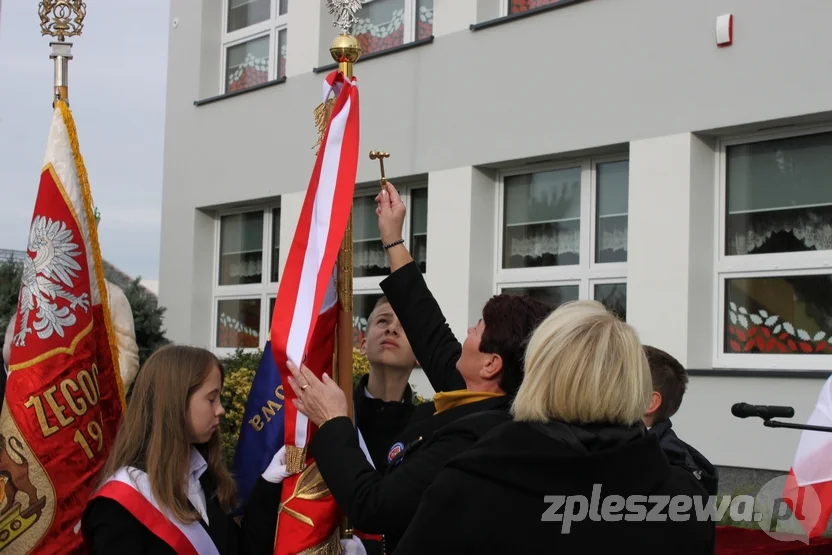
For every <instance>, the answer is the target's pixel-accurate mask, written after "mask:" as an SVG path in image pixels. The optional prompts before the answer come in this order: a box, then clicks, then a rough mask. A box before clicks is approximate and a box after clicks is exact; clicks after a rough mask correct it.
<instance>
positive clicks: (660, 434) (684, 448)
mask: <svg viewBox="0 0 832 555" xmlns="http://www.w3.org/2000/svg"><path fill="white" fill-rule="evenodd" d="M672 427H673V424H672V423H671V422H670V420H665V421H663V422H659V423H657V424H655V425H653V426H652V427H651V428H650V433H651V434H653V435H655V436H656V437H657V438H658V440H659V446H661V448H662V451H664V454H665V455H667V459H668V460H669V461H670V464H672V465H676V466H680V467H682V468H684V469H685V470H687V471H688V472H690V473H691V474H693V476H694V477H695V478H696V479H697V480H699V482H700V483H701V484H702V486H703V487H704V488H705V491H707V492H708V494H709V495H717V493H718V492H719V473H718V472H717V469H716V467H714V465H712V464H711V462H710V461H709V460H708V459H706V458H705V457H704V456H703V455H702V453H700V452H699V451H697V450H696V449H694V448H693V447H691V446H690V445H688V444H687V443H685V442H684V441H682V440H681V439H679V436H677V435H676V432H674V431H673V430H672V429H671V428H672Z"/></svg>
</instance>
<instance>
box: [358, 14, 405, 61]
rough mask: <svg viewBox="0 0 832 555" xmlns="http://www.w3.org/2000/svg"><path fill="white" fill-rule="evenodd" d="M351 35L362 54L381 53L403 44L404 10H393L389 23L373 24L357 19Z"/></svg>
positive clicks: (370, 20)
mask: <svg viewBox="0 0 832 555" xmlns="http://www.w3.org/2000/svg"><path fill="white" fill-rule="evenodd" d="M352 34H353V35H355V38H357V39H358V42H359V44H361V52H362V53H363V54H372V53H373V52H381V51H382V50H387V49H390V48H393V47H394V46H399V45H401V44H403V43H404V10H401V9H399V10H394V11H393V14H392V17H391V19H390V21H386V22H379V23H374V22H373V20H372V19H359V20H358V22H357V23H356V24H355V27H354V28H353V31H352Z"/></svg>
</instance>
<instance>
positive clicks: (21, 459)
mask: <svg viewBox="0 0 832 555" xmlns="http://www.w3.org/2000/svg"><path fill="white" fill-rule="evenodd" d="M26 251H27V257H26V258H25V259H24V262H23V279H22V284H21V288H20V295H19V298H18V307H17V314H16V315H15V317H14V337H13V339H12V345H11V356H10V359H11V360H10V364H9V370H10V374H9V377H8V381H7V383H6V392H5V399H4V400H3V401H4V402H3V411H2V415H0V463H2V464H0V470H2V472H0V492H1V493H0V503H2V505H0V552H2V553H3V554H10V555H18V554H20V555H23V554H30V553H38V554H42V555H50V554H57V553H61V554H75V553H85V552H86V551H85V549H84V546H83V544H82V538H81V534H79V533H78V529H79V524H80V521H81V515H82V513H83V511H84V508H85V507H86V505H87V500H88V498H89V496H90V494H92V492H93V490H94V489H95V486H96V483H97V480H98V478H99V473H100V471H101V468H102V467H103V465H104V463H105V461H106V460H107V456H108V455H109V451H110V447H111V446H112V445H113V442H114V439H115V436H116V432H117V430H118V425H119V423H120V422H121V416H122V413H123V412H124V408H125V401H124V387H123V384H122V382H121V376H120V374H119V367H118V351H117V346H116V345H117V344H116V338H115V335H114V333H113V330H112V326H111V324H110V322H111V320H110V313H109V307H108V300H107V285H106V281H105V280H104V269H103V266H102V259H101V252H100V251H99V246H98V233H97V230H96V227H95V217H94V215H93V202H92V193H91V190H90V185H89V183H88V182H87V173H86V170H85V168H84V162H83V159H82V157H81V152H80V149H79V146H78V137H77V134H76V131H75V123H74V121H73V119H72V114H71V113H70V111H69V107H68V106H67V105H66V104H65V103H64V102H62V101H58V102H57V103H56V107H55V111H54V114H53V117H52V126H51V128H50V131H49V139H48V142H47V148H46V156H45V158H44V162H43V168H42V169H41V173H40V185H39V187H38V194H37V199H36V200H35V207H34V213H33V215H32V224H31V227H30V229H29V236H28V242H27V245H26Z"/></svg>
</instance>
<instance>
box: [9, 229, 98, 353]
mask: <svg viewBox="0 0 832 555" xmlns="http://www.w3.org/2000/svg"><path fill="white" fill-rule="evenodd" d="M72 241H73V237H72V230H70V229H67V227H66V224H65V223H64V222H61V221H59V220H54V221H53V220H52V219H47V218H45V217H43V216H35V219H34V221H32V229H31V231H30V232H29V247H28V249H29V251H30V252H33V253H35V257H34V258H30V257H28V256H27V257H26V260H25V261H24V263H23V285H22V287H21V288H20V304H19V307H20V311H21V322H20V331H19V332H18V333H17V334H16V335H15V336H14V344H15V345H16V346H18V347H23V346H24V345H26V336H27V335H28V334H30V333H32V328H31V327H29V317H30V314H31V313H32V311H34V310H35V309H37V313H36V314H35V322H34V323H33V324H32V326H33V327H34V328H35V331H37V334H38V337H40V338H41V339H47V338H49V337H51V336H52V334H53V333H57V334H58V335H59V336H61V337H64V328H66V327H69V326H72V325H73V324H75V311H76V309H77V308H78V307H79V306H80V307H81V308H82V309H84V312H86V311H87V310H88V309H89V306H90V301H89V295H88V294H87V293H84V294H82V295H81V296H80V297H76V296H75V295H73V294H72V293H70V292H69V291H67V290H65V289H64V286H66V287H68V288H72V287H73V284H72V280H73V279H74V278H77V277H78V274H77V273H76V272H79V271H81V266H80V264H78V262H76V261H75V259H76V258H78V257H79V256H81V251H80V250H78V245H76V244H75V243H73V242H72ZM58 299H66V300H67V301H69V306H62V307H58V303H57V302H56V301H57V300H58Z"/></svg>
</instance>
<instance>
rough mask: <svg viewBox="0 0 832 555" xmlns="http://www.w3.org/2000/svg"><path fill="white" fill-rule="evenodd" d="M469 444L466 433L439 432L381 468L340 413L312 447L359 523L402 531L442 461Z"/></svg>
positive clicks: (379, 530)
mask: <svg viewBox="0 0 832 555" xmlns="http://www.w3.org/2000/svg"><path fill="white" fill-rule="evenodd" d="M468 445H470V442H469V441H468V440H467V439H464V438H458V437H454V436H446V437H439V438H438V439H437V440H436V441H432V442H430V444H429V445H428V444H425V446H424V447H422V448H421V449H419V450H418V452H416V453H414V454H413V456H412V457H409V458H407V457H406V458H405V459H404V460H403V461H402V463H401V464H400V465H398V466H396V467H395V468H391V469H390V470H388V471H387V473H386V474H382V473H380V472H378V471H376V470H375V469H374V468H373V467H372V466H371V465H370V464H369V463H368V462H367V458H366V457H365V455H364V453H363V451H361V448H360V447H359V445H358V438H357V435H356V433H355V430H354V429H353V427H352V423H351V422H350V420H349V419H348V418H346V417H340V418H335V419H333V420H330V421H329V422H327V423H325V424H324V425H323V426H321V428H320V429H319V430H318V431H317V432H316V433H315V436H314V437H313V438H312V441H311V443H310V451H311V453H312V456H313V457H314V458H315V461H316V462H317V464H318V468H319V469H320V471H321V475H322V476H323V479H324V481H325V482H326V484H327V486H329V490H330V491H331V492H332V495H333V497H335V500H336V501H337V502H338V505H339V506H340V507H341V508H342V509H343V510H344V511H345V512H346V514H347V516H348V517H349V518H350V520H351V522H352V524H353V525H354V526H355V527H356V529H358V530H360V531H362V532H366V533H369V534H392V535H396V536H398V535H401V534H402V533H403V532H404V531H405V529H406V528H407V525H408V524H409V523H410V519H411V518H412V517H413V515H414V514H415V512H416V509H417V508H418V506H419V502H420V501H421V499H422V493H423V492H424V491H425V489H427V487H428V486H430V484H431V482H433V479H434V478H435V477H436V475H437V474H438V473H439V471H440V470H441V469H442V466H443V465H444V464H445V463H446V462H447V461H448V460H449V459H451V458H452V457H453V456H454V455H456V454H458V453H459V452H461V451H462V450H464V449H465V447H466V446H468Z"/></svg>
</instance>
